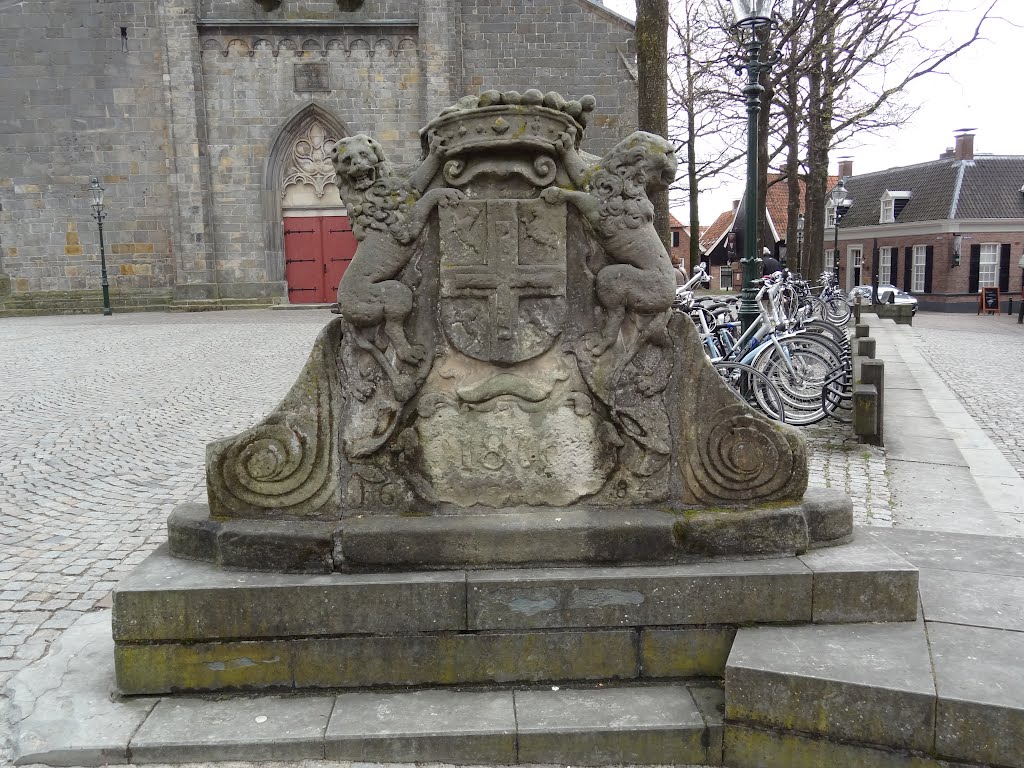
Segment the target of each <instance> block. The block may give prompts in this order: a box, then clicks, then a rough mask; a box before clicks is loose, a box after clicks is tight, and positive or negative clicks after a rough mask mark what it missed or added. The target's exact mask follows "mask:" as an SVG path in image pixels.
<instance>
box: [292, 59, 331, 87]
mask: <svg viewBox="0 0 1024 768" xmlns="http://www.w3.org/2000/svg"><path fill="white" fill-rule="evenodd" d="M330 90H331V74H330V69H329V68H328V66H327V63H326V62H317V63H314V64H310V63H304V64H299V63H296V64H295V91H296V93H302V92H307V93H308V92H316V91H330Z"/></svg>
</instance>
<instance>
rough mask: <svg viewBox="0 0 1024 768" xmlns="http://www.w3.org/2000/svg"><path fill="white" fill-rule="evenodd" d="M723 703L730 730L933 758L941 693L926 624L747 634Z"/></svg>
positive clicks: (732, 660)
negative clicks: (759, 730)
mask: <svg viewBox="0 0 1024 768" xmlns="http://www.w3.org/2000/svg"><path fill="white" fill-rule="evenodd" d="M725 700H726V707H725V711H726V718H727V719H728V720H729V721H730V722H737V723H740V724H753V725H757V726H762V727H770V728H781V729H785V730H788V731H802V732H804V733H810V734H816V735H819V736H824V737H826V738H830V739H836V740H840V741H856V742H861V743H865V744H878V745H881V746H885V747H893V748H896V749H917V750H922V751H927V750H930V749H931V746H932V744H933V740H934V734H935V725H934V724H935V686H934V683H933V681H932V671H931V663H930V659H929V656H928V645H927V641H926V638H925V632H924V624H923V622H916V623H900V624H857V625H849V624H848V625H832V626H821V625H817V626H804V627H761V628H756V629H740V630H739V631H738V632H737V633H736V640H735V641H734V643H733V648H732V653H731V654H730V656H729V662H728V664H727V665H726V669H725ZM726 751H727V752H728V747H727V749H726Z"/></svg>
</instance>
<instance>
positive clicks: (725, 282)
mask: <svg viewBox="0 0 1024 768" xmlns="http://www.w3.org/2000/svg"><path fill="white" fill-rule="evenodd" d="M718 287H719V288H721V289H722V290H723V291H731V290H732V267H722V272H721V276H720V277H719V280H718Z"/></svg>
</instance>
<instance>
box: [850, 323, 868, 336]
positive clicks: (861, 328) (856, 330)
mask: <svg viewBox="0 0 1024 768" xmlns="http://www.w3.org/2000/svg"><path fill="white" fill-rule="evenodd" d="M853 335H854V338H858V339H863V338H864V337H865V336H869V335H871V326H870V325H867V324H863V325H861V324H857V325H855V326H853Z"/></svg>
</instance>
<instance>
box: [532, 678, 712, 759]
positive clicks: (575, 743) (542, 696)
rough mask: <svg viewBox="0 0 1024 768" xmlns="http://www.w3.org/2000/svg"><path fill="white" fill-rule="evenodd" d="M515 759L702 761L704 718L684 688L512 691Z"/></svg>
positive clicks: (704, 748) (704, 756) (703, 757)
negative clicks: (516, 733)
mask: <svg viewBox="0 0 1024 768" xmlns="http://www.w3.org/2000/svg"><path fill="white" fill-rule="evenodd" d="M515 706H516V722H517V723H518V728H519V762H521V763H556V764H562V765H573V764H576V765H614V764H622V763H679V762H684V763H686V762H689V763H704V762H705V760H706V758H707V749H706V747H705V745H704V743H703V742H704V740H705V737H704V718H703V717H702V715H701V713H700V710H699V709H698V708H697V705H696V704H695V703H694V701H693V697H692V696H691V695H690V692H689V691H688V690H687V689H686V687H685V686H680V685H675V686H651V687H645V688H615V689H591V690H565V689H563V690H557V691H554V690H548V691H517V692H516V694H515Z"/></svg>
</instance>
